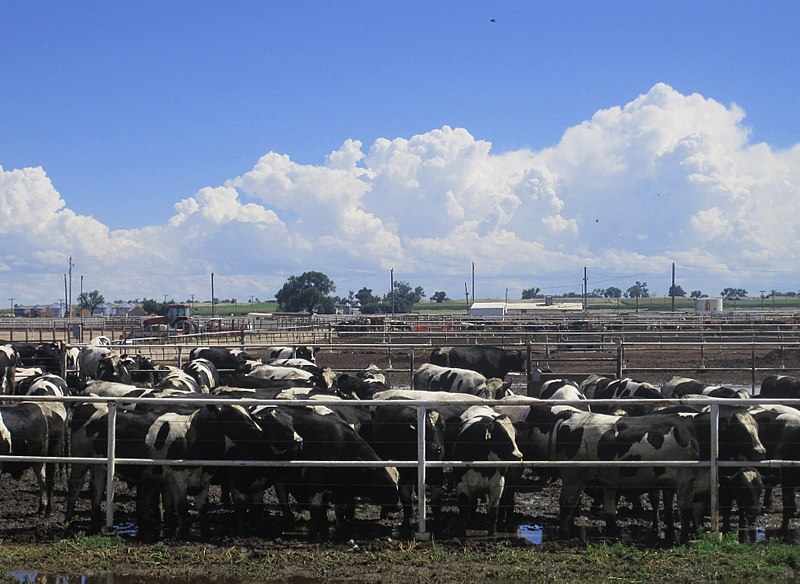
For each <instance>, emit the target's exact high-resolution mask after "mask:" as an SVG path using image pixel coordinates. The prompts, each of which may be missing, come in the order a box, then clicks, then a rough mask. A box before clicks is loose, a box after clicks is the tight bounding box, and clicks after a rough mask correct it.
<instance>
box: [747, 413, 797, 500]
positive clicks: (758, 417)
mask: <svg viewBox="0 0 800 584" xmlns="http://www.w3.org/2000/svg"><path fill="white" fill-rule="evenodd" d="M748 411H749V412H750V414H751V415H752V416H753V419H754V420H755V421H756V423H757V424H758V435H759V438H761V442H762V443H763V444H764V448H765V450H766V455H765V458H767V460H774V459H777V458H779V456H778V452H779V449H780V448H781V445H782V444H783V443H784V442H787V441H790V440H792V439H793V436H796V435H797V432H798V431H800V411H798V410H797V409H796V408H792V407H789V406H783V405H778V404H761V405H758V406H754V407H751V408H748ZM784 450H785V452H784V453H785V454H789V455H791V458H790V460H796V459H800V454H795V453H794V451H792V450H791V449H784ZM762 473H763V480H764V487H765V489H764V509H767V510H769V509H771V508H772V490H773V489H774V488H775V487H776V486H777V485H778V484H780V479H781V472H780V470H779V469H768V468H765V469H762Z"/></svg>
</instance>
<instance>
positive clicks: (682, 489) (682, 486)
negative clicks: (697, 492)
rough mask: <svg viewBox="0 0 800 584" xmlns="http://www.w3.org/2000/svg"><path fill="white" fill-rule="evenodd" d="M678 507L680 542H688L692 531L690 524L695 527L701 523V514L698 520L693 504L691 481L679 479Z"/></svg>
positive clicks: (692, 484) (692, 485)
mask: <svg viewBox="0 0 800 584" xmlns="http://www.w3.org/2000/svg"><path fill="white" fill-rule="evenodd" d="M676 494H677V497H678V509H680V514H681V543H688V542H689V535H690V533H691V532H692V524H693V523H694V525H695V528H697V527H698V526H700V525H702V524H703V515H702V512H701V514H700V519H699V521H698V519H697V515H696V513H695V505H694V483H693V482H691V481H681V482H679V483H678V488H677V493H676Z"/></svg>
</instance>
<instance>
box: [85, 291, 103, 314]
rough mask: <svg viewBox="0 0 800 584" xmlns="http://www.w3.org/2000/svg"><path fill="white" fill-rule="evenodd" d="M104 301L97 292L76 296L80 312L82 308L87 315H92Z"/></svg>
mask: <svg viewBox="0 0 800 584" xmlns="http://www.w3.org/2000/svg"><path fill="white" fill-rule="evenodd" d="M105 301H106V299H105V298H104V297H103V295H102V294H100V292H98V291H97V290H92V291H91V292H83V293H81V294H79V295H78V305H79V306H80V307H81V310H83V309H84V308H85V309H86V310H88V311H89V314H94V311H95V309H96V308H97V307H98V306H101V305H102V304H103V303H104V302H105Z"/></svg>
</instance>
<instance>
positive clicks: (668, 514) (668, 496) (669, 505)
mask: <svg viewBox="0 0 800 584" xmlns="http://www.w3.org/2000/svg"><path fill="white" fill-rule="evenodd" d="M661 492H662V493H663V494H664V523H665V524H666V530H665V535H666V538H667V541H669V542H670V543H673V542H674V541H675V489H674V488H672V487H664V488H663V489H661Z"/></svg>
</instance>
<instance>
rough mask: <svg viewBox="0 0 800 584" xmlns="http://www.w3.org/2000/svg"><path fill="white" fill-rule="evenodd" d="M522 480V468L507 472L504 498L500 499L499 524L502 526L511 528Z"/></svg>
mask: <svg viewBox="0 0 800 584" xmlns="http://www.w3.org/2000/svg"><path fill="white" fill-rule="evenodd" d="M521 480H522V469H521V468H510V469H507V470H506V471H505V488H504V489H503V496H502V497H501V498H500V506H499V508H498V513H497V523H498V524H499V525H502V526H507V527H508V526H510V525H511V523H512V521H513V518H514V496H515V494H516V487H517V486H518V485H519V483H520V481H521Z"/></svg>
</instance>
